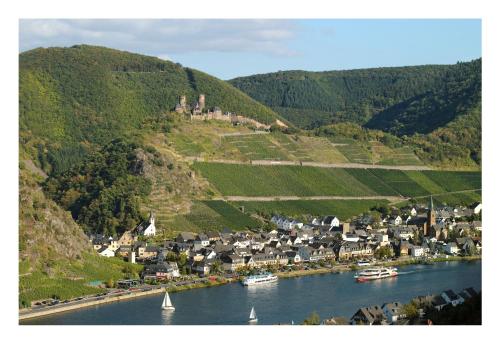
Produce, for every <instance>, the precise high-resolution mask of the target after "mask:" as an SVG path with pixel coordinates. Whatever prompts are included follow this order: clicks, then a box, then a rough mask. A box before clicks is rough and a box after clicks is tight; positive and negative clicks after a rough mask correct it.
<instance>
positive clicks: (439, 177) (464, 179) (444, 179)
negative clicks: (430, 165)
mask: <svg viewBox="0 0 500 345" xmlns="http://www.w3.org/2000/svg"><path fill="white" fill-rule="evenodd" d="M423 173H424V174H425V175H426V176H427V177H429V178H430V179H431V180H433V181H434V182H436V183H437V184H438V185H440V186H441V187H442V188H444V189H445V190H446V191H448V192H452V191H457V190H468V189H480V188H481V172H473V171H424V172H423Z"/></svg>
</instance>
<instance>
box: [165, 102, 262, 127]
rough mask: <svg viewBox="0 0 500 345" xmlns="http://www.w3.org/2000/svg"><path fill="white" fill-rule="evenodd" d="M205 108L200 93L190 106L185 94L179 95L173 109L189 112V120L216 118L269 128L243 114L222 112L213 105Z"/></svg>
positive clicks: (183, 112)
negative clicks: (210, 107) (207, 108)
mask: <svg viewBox="0 0 500 345" xmlns="http://www.w3.org/2000/svg"><path fill="white" fill-rule="evenodd" d="M205 108H206V106H205V95H204V94H200V95H199V96H198V101H197V102H196V103H194V104H193V105H192V106H189V105H188V104H187V98H186V96H185V95H181V96H180V97H179V103H177V104H176V105H175V111H176V112H177V113H179V114H189V118H190V120H191V121H193V120H195V121H204V120H218V121H226V122H231V123H232V124H233V125H235V126H236V125H250V126H253V127H255V128H258V129H266V130H268V129H270V128H271V126H270V125H266V124H263V123H260V122H258V121H256V120H254V119H250V118H248V117H246V116H243V115H236V114H235V113H231V112H228V111H226V112H224V113H222V110H221V108H219V107H217V106H215V107H213V108H212V109H209V110H207V111H206V112H203V110H204V109H205Z"/></svg>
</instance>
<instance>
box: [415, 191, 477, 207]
mask: <svg viewBox="0 0 500 345" xmlns="http://www.w3.org/2000/svg"><path fill="white" fill-rule="evenodd" d="M416 200H417V201H418V202H422V203H427V202H428V200H429V199H428V198H416ZM432 200H433V202H434V204H435V205H438V206H442V205H448V206H457V205H463V206H468V205H471V204H473V203H474V202H476V201H481V193H480V192H464V193H454V194H445V195H436V196H433V197H432Z"/></svg>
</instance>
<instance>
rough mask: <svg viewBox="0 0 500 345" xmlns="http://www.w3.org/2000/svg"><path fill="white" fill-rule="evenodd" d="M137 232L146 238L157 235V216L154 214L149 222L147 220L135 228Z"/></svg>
mask: <svg viewBox="0 0 500 345" xmlns="http://www.w3.org/2000/svg"><path fill="white" fill-rule="evenodd" d="M135 232H137V233H138V234H139V235H144V236H154V235H156V226H155V216H154V214H153V213H152V212H151V213H150V215H149V220H146V221H144V222H142V223H141V224H139V225H138V226H137V228H135Z"/></svg>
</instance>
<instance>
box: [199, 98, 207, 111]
mask: <svg viewBox="0 0 500 345" xmlns="http://www.w3.org/2000/svg"><path fill="white" fill-rule="evenodd" d="M198 105H199V107H200V110H203V109H204V108H205V95H204V94H200V96H199V97H198Z"/></svg>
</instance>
